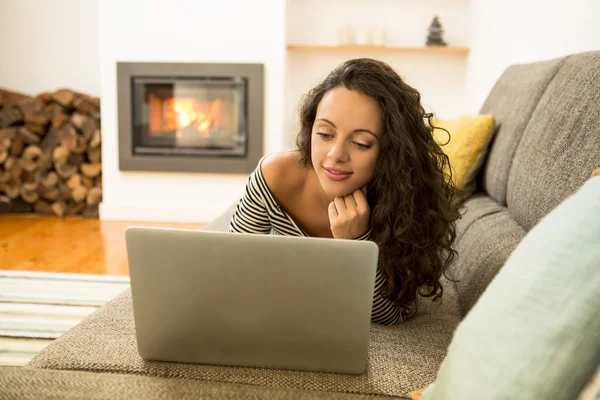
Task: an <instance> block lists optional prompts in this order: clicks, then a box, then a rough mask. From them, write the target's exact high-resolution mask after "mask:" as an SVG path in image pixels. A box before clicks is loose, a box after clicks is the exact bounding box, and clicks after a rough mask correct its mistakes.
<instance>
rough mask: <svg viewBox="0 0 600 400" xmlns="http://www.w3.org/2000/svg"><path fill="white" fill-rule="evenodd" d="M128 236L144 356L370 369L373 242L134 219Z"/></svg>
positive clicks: (303, 368) (297, 367) (289, 366)
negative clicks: (230, 230) (199, 227)
mask: <svg viewBox="0 0 600 400" xmlns="http://www.w3.org/2000/svg"><path fill="white" fill-rule="evenodd" d="M125 236H126V242H127V255H128V260H129V272H130V277H131V292H132V299H133V313H134V320H135V329H136V336H137V345H138V352H139V354H140V356H141V357H142V358H143V359H145V360H159V361H171V362H184V363H200V364H212V365H228V366H245V367H263V368H277V369H288V370H301V371H319V372H336V373H346V374H360V373H363V372H364V371H365V368H366V359H367V350H368V342H369V329H370V321H371V312H372V306H373V290H374V286H375V272H376V267H377V259H378V255H379V249H378V247H377V245H376V244H375V243H373V242H370V241H352V240H339V239H323V238H308V237H286V236H276V235H252V234H242V233H228V232H211V231H204V230H191V229H172V228H154V227H136V226H133V227H129V228H128V229H127V230H126V234H125Z"/></svg>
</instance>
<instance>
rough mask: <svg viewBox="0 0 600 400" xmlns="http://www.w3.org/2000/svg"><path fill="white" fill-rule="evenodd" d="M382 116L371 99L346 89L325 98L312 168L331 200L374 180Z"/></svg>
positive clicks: (317, 120)
mask: <svg viewBox="0 0 600 400" xmlns="http://www.w3.org/2000/svg"><path fill="white" fill-rule="evenodd" d="M382 130H383V115H382V111H381V108H380V107H379V105H378V104H377V102H376V101H375V100H374V99H372V98H371V97H368V96H365V95H362V94H360V93H358V92H354V91H351V90H348V89H346V88H342V87H340V88H336V89H333V90H331V91H329V92H327V93H326V94H325V96H323V99H322V100H321V102H320V103H319V106H318V108H317V115H316V117H315V122H314V124H313V128H312V137H311V157H312V164H313V168H314V169H315V172H316V173H317V177H318V178H319V182H320V184H321V187H322V188H323V190H324V192H325V194H326V195H327V197H328V198H330V199H333V198H334V197H338V196H345V195H347V194H350V193H352V192H354V191H355V190H356V189H360V188H362V187H363V186H365V185H366V184H367V183H368V182H369V181H370V180H371V178H372V177H373V174H374V172H375V164H376V162H377V157H378V156H379V151H380V143H379V139H380V136H381V134H382Z"/></svg>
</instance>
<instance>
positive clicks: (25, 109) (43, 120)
mask: <svg viewBox="0 0 600 400" xmlns="http://www.w3.org/2000/svg"><path fill="white" fill-rule="evenodd" d="M44 106H45V104H44V103H43V102H42V101H41V100H39V99H36V98H32V99H29V100H25V101H21V102H19V104H17V107H18V108H19V110H21V113H22V114H23V120H24V121H25V123H27V124H35V125H44V126H45V125H48V123H49V122H50V119H49V118H48V116H47V115H46V114H45V113H44Z"/></svg>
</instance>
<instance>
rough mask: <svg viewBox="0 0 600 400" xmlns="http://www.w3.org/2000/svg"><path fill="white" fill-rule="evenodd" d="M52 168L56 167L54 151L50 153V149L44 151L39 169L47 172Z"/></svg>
mask: <svg viewBox="0 0 600 400" xmlns="http://www.w3.org/2000/svg"><path fill="white" fill-rule="evenodd" d="M51 169H54V163H53V162H52V153H50V152H49V151H44V152H42V155H41V156H40V158H39V159H38V171H39V172H42V173H44V174H46V173H47V172H48V171H50V170H51Z"/></svg>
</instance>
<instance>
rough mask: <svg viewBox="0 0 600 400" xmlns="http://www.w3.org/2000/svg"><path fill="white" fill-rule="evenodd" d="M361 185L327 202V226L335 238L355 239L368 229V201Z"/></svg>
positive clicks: (364, 189)
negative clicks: (347, 193) (351, 191)
mask: <svg viewBox="0 0 600 400" xmlns="http://www.w3.org/2000/svg"><path fill="white" fill-rule="evenodd" d="M366 191H367V189H366V187H362V188H361V189H357V190H355V191H354V192H353V193H350V194H349V195H346V196H344V197H336V198H335V199H334V201H332V202H331V203H329V208H328V210H327V211H328V212H329V226H330V228H331V233H333V237H334V238H336V239H356V238H358V237H360V236H361V235H363V234H364V233H365V232H367V230H368V229H369V213H370V211H369V203H367V198H366V197H365V193H366Z"/></svg>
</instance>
